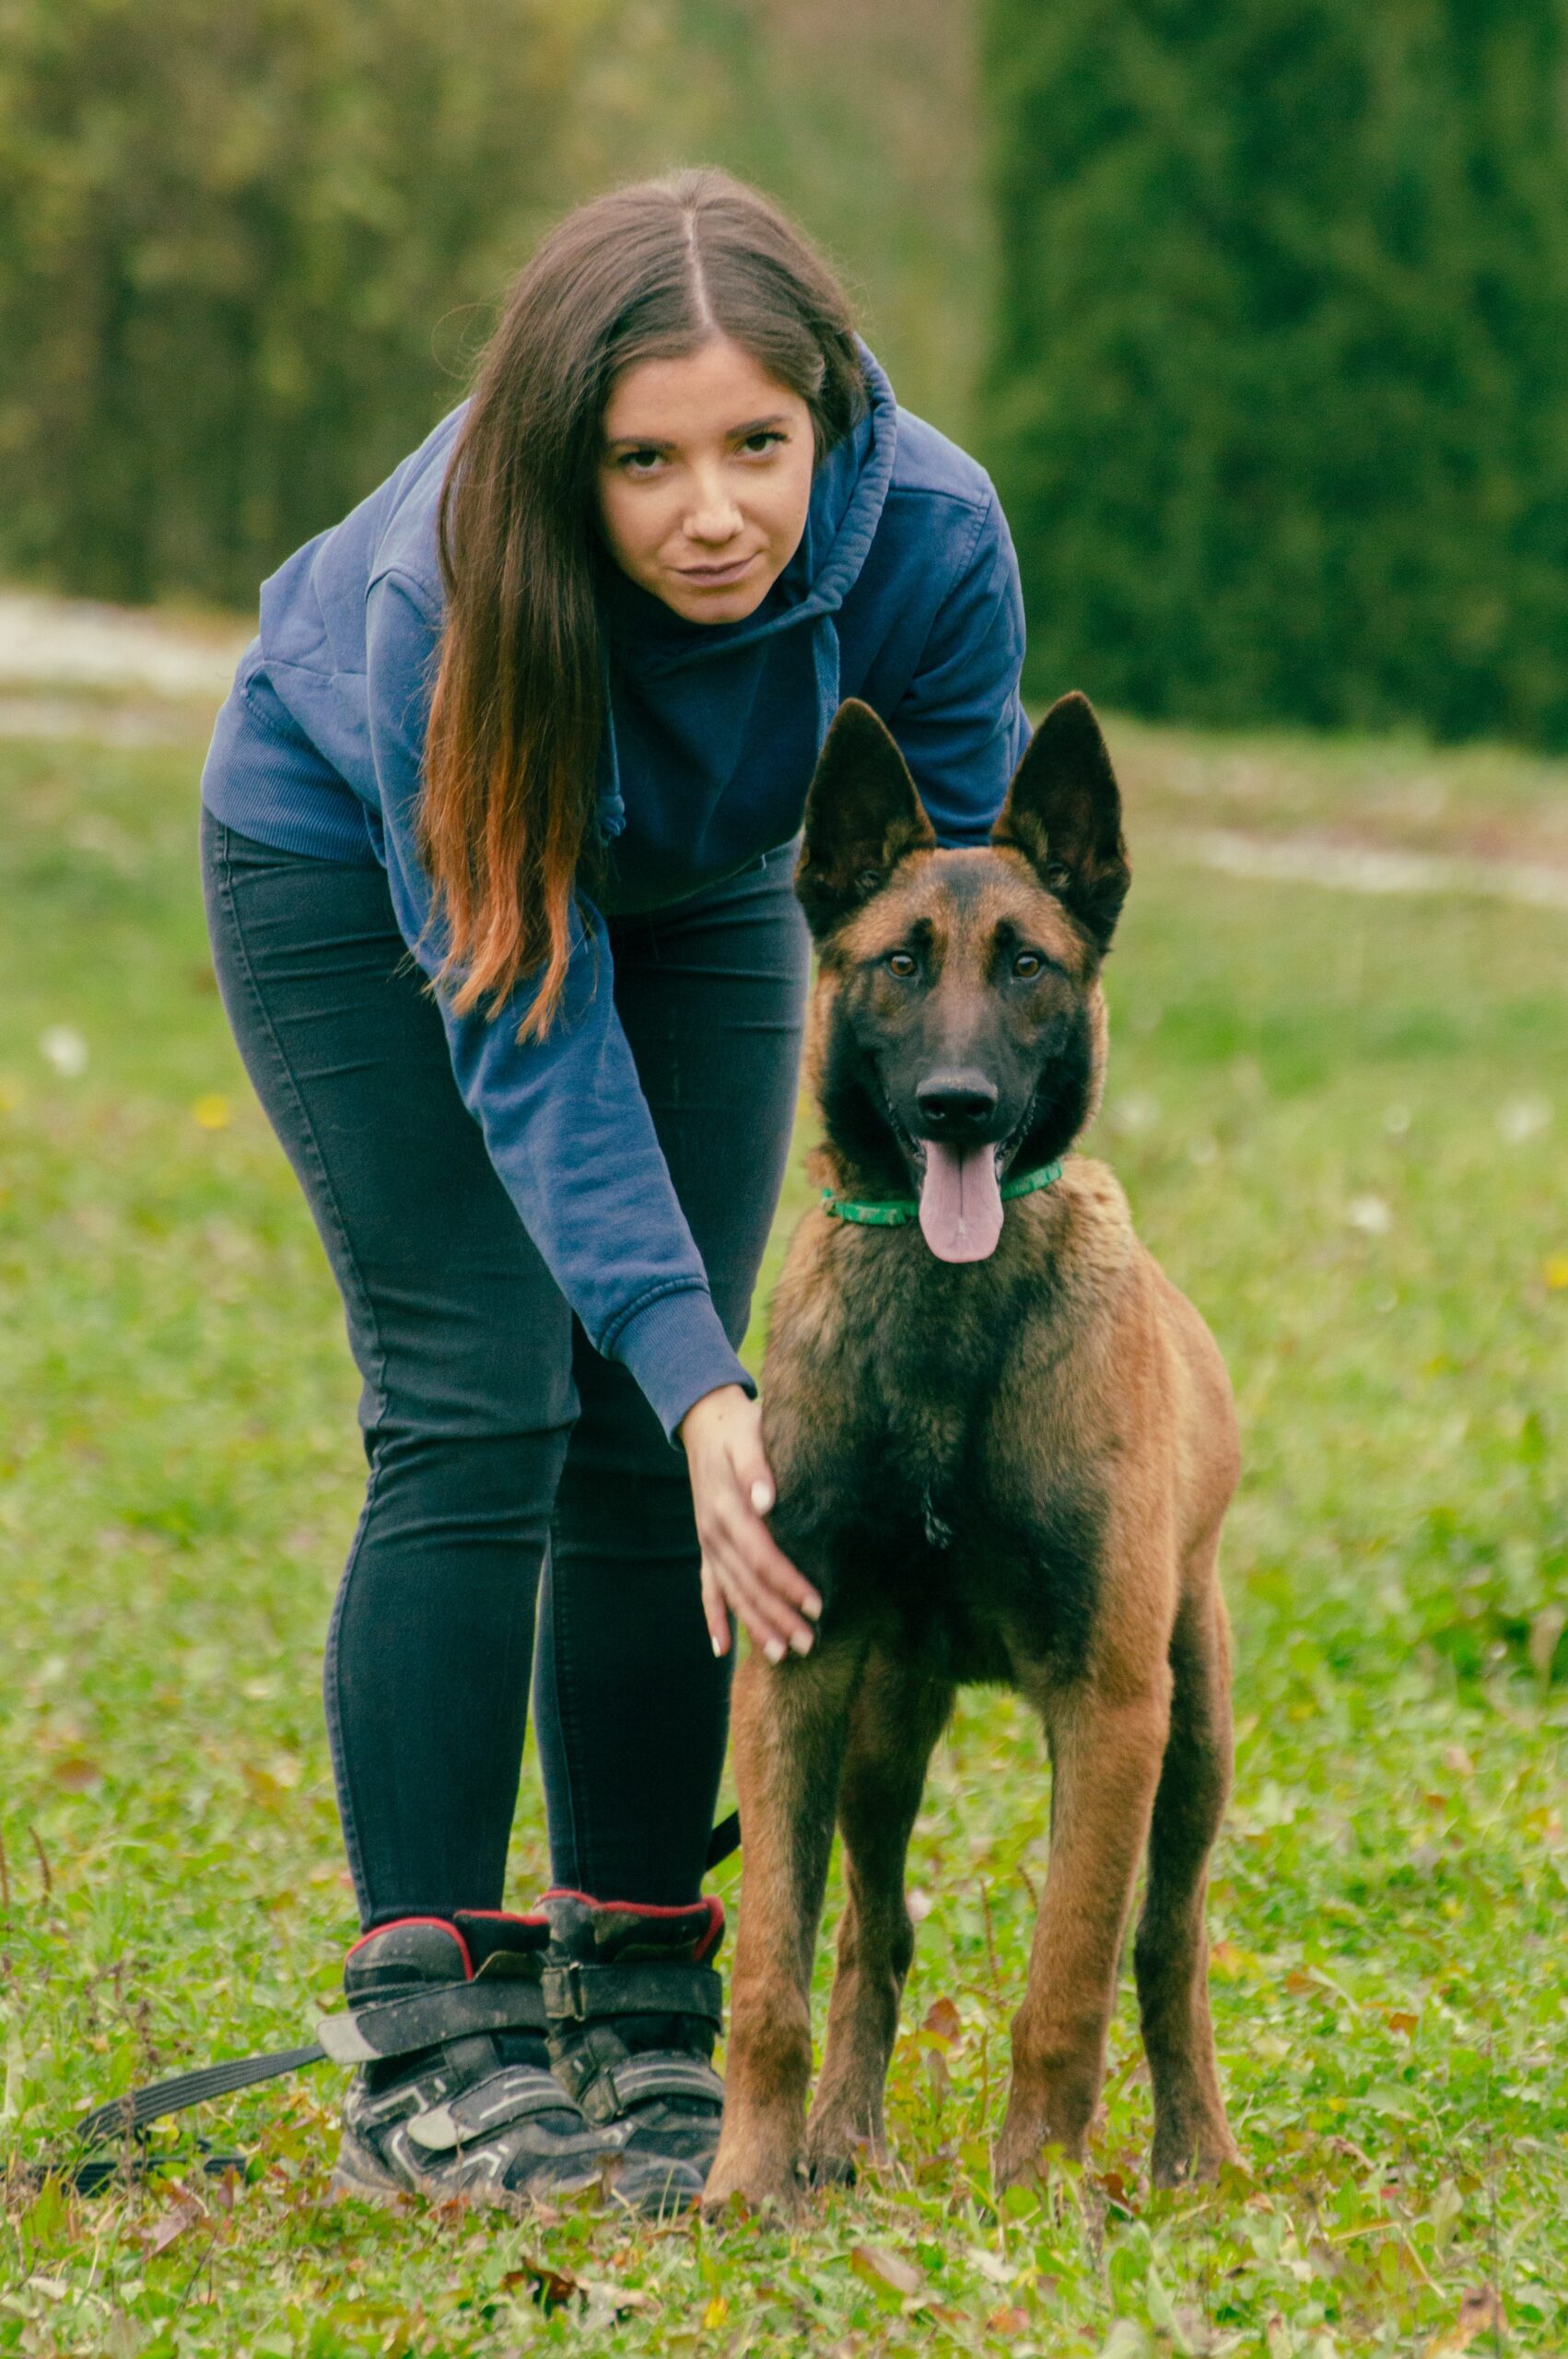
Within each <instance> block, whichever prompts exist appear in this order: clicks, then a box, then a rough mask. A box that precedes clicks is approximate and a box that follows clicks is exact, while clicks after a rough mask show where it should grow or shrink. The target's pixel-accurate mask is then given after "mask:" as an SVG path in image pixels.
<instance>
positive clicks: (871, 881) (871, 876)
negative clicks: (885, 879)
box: [855, 868, 882, 893]
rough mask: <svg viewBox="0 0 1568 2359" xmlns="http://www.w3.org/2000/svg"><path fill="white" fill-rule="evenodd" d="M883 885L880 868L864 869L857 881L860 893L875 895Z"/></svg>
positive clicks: (856, 884) (856, 885)
mask: <svg viewBox="0 0 1568 2359" xmlns="http://www.w3.org/2000/svg"><path fill="white" fill-rule="evenodd" d="M881 883H882V871H881V869H880V868H862V869H861V871H860V874H859V875H858V876H857V877H856V879H855V887H856V890H857V891H858V892H861V893H874V892H875V891H876V889H877V886H879V885H880V884H881Z"/></svg>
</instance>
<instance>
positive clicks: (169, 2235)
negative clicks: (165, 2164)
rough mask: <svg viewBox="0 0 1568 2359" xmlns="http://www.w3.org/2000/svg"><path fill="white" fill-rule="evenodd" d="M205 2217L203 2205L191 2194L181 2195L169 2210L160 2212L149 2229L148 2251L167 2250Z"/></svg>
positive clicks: (147, 2238)
mask: <svg viewBox="0 0 1568 2359" xmlns="http://www.w3.org/2000/svg"><path fill="white" fill-rule="evenodd" d="M203 2218H205V2212H204V2211H203V2209H202V2206H201V2205H200V2204H199V2203H197V2202H196V2201H194V2200H193V2198H192V2197H191V2196H189V2195H181V2196H180V2197H179V2198H178V2199H177V2200H176V2201H174V2202H173V2203H171V2204H170V2207H169V2209H168V2211H167V2212H160V2214H159V2215H158V2218H157V2219H156V2220H155V2221H154V2222H153V2224H152V2226H151V2227H150V2228H149V2229H148V2230H147V2237H146V2246H147V2250H148V2252H150V2253H159V2252H167V2251H168V2250H169V2248H170V2245H171V2244H173V2243H174V2241H175V2239H176V2238H177V2237H179V2236H183V2235H184V2233H185V2231H186V2229H187V2228H193V2227H194V2226H195V2224H196V2223H197V2221H198V2220H200V2219H203Z"/></svg>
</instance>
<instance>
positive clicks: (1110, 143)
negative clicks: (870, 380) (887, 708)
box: [984, 0, 1568, 745]
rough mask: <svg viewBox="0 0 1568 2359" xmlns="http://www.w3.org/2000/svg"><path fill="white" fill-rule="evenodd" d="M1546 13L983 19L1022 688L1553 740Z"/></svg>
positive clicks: (1003, 461) (1566, 453) (1563, 719)
mask: <svg viewBox="0 0 1568 2359" xmlns="http://www.w3.org/2000/svg"><path fill="white" fill-rule="evenodd" d="M1563 69H1564V41H1563V26H1562V14H1561V10H1560V7H1559V6H1558V4H1557V0H1378V5H1377V6H1367V5H1366V0H1224V5H1223V6H1213V5H1212V0H1052V5H1051V6H1050V7H1048V8H1041V7H1038V6H1036V5H1035V0H989V9H988V16H987V19H986V57H985V67H984V73H985V86H986V89H987V92H988V97H989V106H990V110H991V118H992V131H991V137H992V148H991V165H992V192H993V196H994V202H995V210H996V222H997V231H998V245H999V256H1000V261H999V267H1000V296H999V300H998V306H997V317H996V323H995V329H994V335H993V341H992V346H991V354H990V367H989V381H988V387H987V395H986V416H987V419H988V435H989V442H988V455H989V458H990V459H991V461H992V464H993V467H994V470H995V473H996V475H997V478H998V482H999V486H1000V489H1001V491H1002V495H1003V499H1004V501H1005V504H1006V506H1007V509H1008V512H1009V515H1010V518H1011V520H1012V526H1013V531H1014V534H1015V536H1016V538H1017V541H1018V545H1019V552H1020V557H1021V560H1022V564H1023V569H1024V584H1025V593H1026V596H1027V600H1028V607H1029V617H1030V624H1031V646H1032V651H1033V673H1034V680H1035V685H1036V687H1037V688H1038V689H1039V691H1040V692H1041V693H1042V694H1043V693H1045V692H1046V691H1047V690H1054V689H1056V688H1058V687H1065V686H1068V685H1070V684H1071V683H1074V682H1075V683H1077V684H1079V685H1082V687H1085V688H1086V689H1088V690H1089V691H1090V692H1091V693H1097V694H1099V695H1101V696H1103V697H1105V698H1107V699H1109V700H1110V701H1112V702H1120V703H1122V704H1125V705H1128V706H1129V707H1131V708H1133V709H1135V710H1140V711H1142V712H1145V713H1149V714H1156V715H1158V714H1172V715H1187V716H1190V717H1199V718H1204V719H1209V720H1214V721H1221V722H1239V721H1253V720H1257V719H1259V718H1269V717H1272V718H1278V719H1281V720H1287V721H1293V722H1307V723H1313V724H1325V725H1328V724H1334V725H1346V724H1348V725H1358V726H1360V725H1369V726H1382V725H1386V724H1387V723H1390V722H1410V721H1414V722H1419V723H1422V724H1423V725H1425V726H1427V727H1429V728H1430V729H1432V730H1433V732H1434V733H1436V734H1440V735H1444V736H1464V735H1470V734H1516V735H1520V736H1524V737H1527V738H1530V739H1534V740H1536V741H1538V742H1544V743H1549V744H1554V745H1561V744H1563V743H1568V393H1565V383H1564V380H1565V377H1568V149H1565V145H1564V124H1563V121H1562V92H1563V88H1564V81H1563Z"/></svg>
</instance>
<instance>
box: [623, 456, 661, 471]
mask: <svg viewBox="0 0 1568 2359" xmlns="http://www.w3.org/2000/svg"><path fill="white" fill-rule="evenodd" d="M663 455H664V454H663V452H661V451H624V452H622V453H621V471H622V473H623V474H624V475H651V474H652V473H653V470H654V468H655V467H656V466H658V464H659V463H660V461H661V459H662V457H663Z"/></svg>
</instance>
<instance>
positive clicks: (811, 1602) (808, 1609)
mask: <svg viewBox="0 0 1568 2359" xmlns="http://www.w3.org/2000/svg"><path fill="white" fill-rule="evenodd" d="M801 1612H802V1614H809V1615H810V1617H811V1619H812V1620H813V1622H820V1621H821V1619H822V1600H821V1598H820V1597H802V1600H801Z"/></svg>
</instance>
